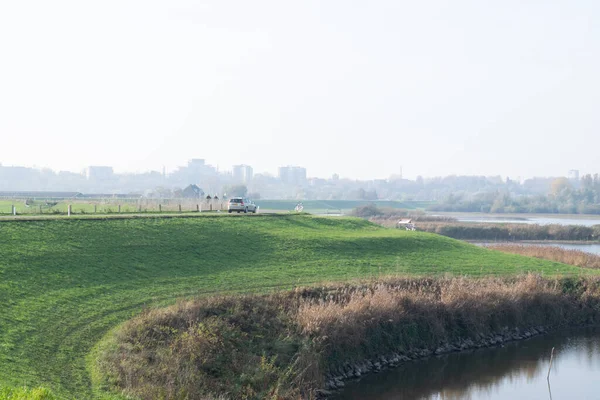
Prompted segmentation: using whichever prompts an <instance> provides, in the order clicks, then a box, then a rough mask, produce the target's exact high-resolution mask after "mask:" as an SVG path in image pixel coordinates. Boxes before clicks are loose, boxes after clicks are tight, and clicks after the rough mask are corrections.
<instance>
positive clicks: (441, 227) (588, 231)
mask: <svg viewBox="0 0 600 400" xmlns="http://www.w3.org/2000/svg"><path fill="white" fill-rule="evenodd" d="M352 215H354V216H356V217H360V218H365V219H368V220H369V221H371V222H374V223H376V224H378V225H382V226H385V227H388V228H395V227H396V224H397V222H398V219H399V218H407V217H408V218H411V219H413V220H414V221H415V222H418V224H417V229H418V230H420V231H424V232H431V233H437V234H438V235H443V236H448V237H451V238H454V239H461V240H497V241H516V240H572V241H597V240H599V239H600V224H599V225H594V226H581V225H558V224H549V225H538V224H515V223H468V222H459V221H458V220H457V219H456V218H453V217H448V216H432V215H427V214H425V213H424V212H423V211H418V210H396V209H391V208H379V207H377V206H375V205H372V204H371V205H366V206H361V207H357V208H355V209H354V210H353V211H352Z"/></svg>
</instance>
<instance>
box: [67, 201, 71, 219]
mask: <svg viewBox="0 0 600 400" xmlns="http://www.w3.org/2000/svg"><path fill="white" fill-rule="evenodd" d="M70 216H71V205H70V204H69V205H68V206H67V217H70Z"/></svg>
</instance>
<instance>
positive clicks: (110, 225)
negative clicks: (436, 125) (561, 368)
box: [0, 214, 598, 400]
mask: <svg viewBox="0 0 600 400" xmlns="http://www.w3.org/2000/svg"><path fill="white" fill-rule="evenodd" d="M527 272H535V273H539V274H543V275H544V276H551V275H552V276H572V277H577V276H580V275H582V274H585V275H593V274H597V273H598V271H596V270H589V269H585V270H584V269H581V268H577V267H572V266H568V265H565V264H561V263H556V262H550V261H546V260H539V259H534V258H527V257H523V256H519V255H513V254H504V253H501V252H497V251H492V250H488V249H483V248H479V247H476V246H473V245H470V244H467V243H462V242H459V241H456V240H452V239H449V238H445V237H442V236H438V235H432V234H428V233H423V232H406V231H400V230H397V229H385V228H382V227H380V226H377V225H374V224H372V223H369V222H367V221H365V220H361V219H357V218H339V219H338V218H335V219H332V218H319V217H312V216H308V215H260V214H259V215H256V216H254V215H253V216H229V215H222V216H217V215H199V216H198V217H194V218H192V217H188V218H168V219H167V218H144V219H101V218H99V219H94V220H90V219H77V218H73V219H69V220H66V219H57V220H40V221H34V220H30V221H2V222H0V393H2V395H3V396H4V397H5V398H9V399H13V398H15V396H16V395H13V394H6V393H10V391H12V393H17V392H18V391H21V392H23V393H26V392H28V393H33V390H37V389H28V390H25V391H23V390H21V389H8V388H20V387H23V386H26V387H28V388H36V387H39V386H42V387H45V388H47V389H48V390H50V391H52V393H53V394H54V396H55V397H56V398H59V399H82V398H85V399H88V398H99V399H116V398H121V397H120V395H114V394H110V393H106V392H105V391H103V390H101V389H99V388H98V387H96V386H94V385H93V384H92V380H91V375H90V371H91V370H96V369H95V368H96V367H94V366H95V365H96V359H95V357H94V356H93V355H91V353H90V351H91V350H92V348H93V347H94V345H96V344H97V343H98V341H99V340H100V339H101V338H103V337H104V336H105V335H106V334H107V332H109V331H110V330H111V329H112V328H114V327H115V326H117V325H119V324H121V323H123V322H124V321H127V320H128V319H130V318H132V317H134V316H135V315H137V314H139V313H140V312H141V311H142V310H143V309H145V308H148V307H150V306H152V307H156V306H168V305H171V304H173V303H174V302H175V301H176V300H177V299H179V298H184V297H190V296H191V297H198V296H200V297H206V296H209V295H219V296H222V295H225V294H227V293H236V292H246V293H248V292H254V293H266V292H272V291H274V290H280V289H281V290H286V289H287V290H289V289H293V288H294V287H298V286H310V285H318V284H319V283H321V282H328V281H329V282H340V281H351V280H355V279H368V280H373V279H379V278H381V277H385V276H389V275H410V276H429V275H432V276H433V275H438V276H439V275H442V276H443V275H446V274H452V275H471V276H479V277H483V276H490V275H493V276H512V275H515V274H523V273H527ZM215 323H217V324H218V323H220V322H215ZM223 329H224V330H225V331H226V330H227V329H229V328H228V327H227V326H225V327H224V328H223ZM232 340H233V339H232ZM275 343H276V342H275ZM290 351H291V350H290ZM290 354H294V353H290ZM282 361H283V360H281V361H279V362H282ZM272 363H273V360H272V359H269V358H268V357H267V358H266V359H265V364H264V365H265V368H268V365H269V364H272ZM40 390H43V389H40ZM10 396H12V397H10ZM19 396H20V395H19ZM31 396H33V395H31ZM31 396H30V397H26V398H32V399H33V398H35V397H31ZM48 396H50V395H48ZM0 398H2V397H0ZM16 398H19V397H16ZM3 400H4V399H3Z"/></svg>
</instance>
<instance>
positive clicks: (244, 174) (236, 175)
mask: <svg viewBox="0 0 600 400" xmlns="http://www.w3.org/2000/svg"><path fill="white" fill-rule="evenodd" d="M253 177H254V170H253V169H252V167H251V166H249V165H244V164H241V165H234V166H233V180H234V181H236V182H243V183H250V182H252V178H253Z"/></svg>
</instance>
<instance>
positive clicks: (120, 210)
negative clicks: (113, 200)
mask: <svg viewBox="0 0 600 400" xmlns="http://www.w3.org/2000/svg"><path fill="white" fill-rule="evenodd" d="M120 213H121V205H120V204H119V214H120Z"/></svg>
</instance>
